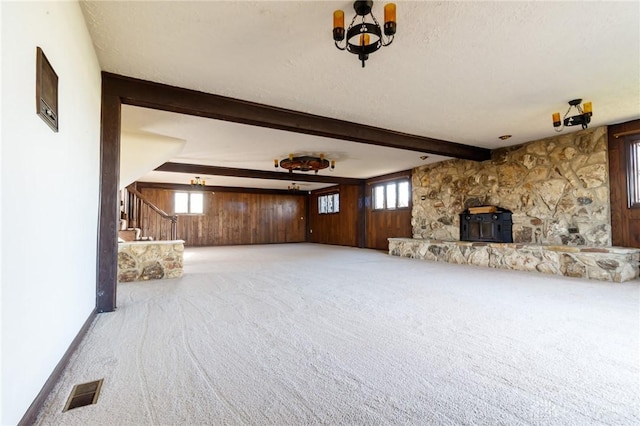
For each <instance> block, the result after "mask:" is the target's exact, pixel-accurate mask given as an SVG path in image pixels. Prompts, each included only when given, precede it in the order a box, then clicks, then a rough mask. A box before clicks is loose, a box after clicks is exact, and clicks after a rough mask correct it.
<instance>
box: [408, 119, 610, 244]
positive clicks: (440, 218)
mask: <svg viewBox="0 0 640 426" xmlns="http://www.w3.org/2000/svg"><path fill="white" fill-rule="evenodd" d="M607 161H608V160H607V130H606V127H599V128H596V129H587V130H581V131H578V132H575V133H567V134H561V135H560V136H556V137H552V138H547V139H543V140H539V141H535V142H530V143H527V144H524V145H518V146H514V147H509V148H504V149H500V150H496V151H495V152H494V154H493V156H492V159H491V160H488V161H484V162H474V161H467V160H449V161H445V162H442V163H436V164H433V165H428V166H423V167H419V168H416V169H414V170H413V173H412V175H413V182H412V183H413V212H412V219H411V224H412V227H413V237H414V238H424V239H437V240H453V241H458V240H459V239H460V228H459V226H460V225H459V223H460V222H459V216H458V215H459V214H460V213H461V212H462V211H463V210H465V209H466V208H467V207H475V206H483V205H495V206H500V207H503V208H506V209H509V210H511V211H512V212H513V241H514V243H535V244H552V245H572V246H582V245H588V246H597V247H604V246H609V245H611V224H610V223H611V222H610V201H609V173H608V163H607Z"/></svg>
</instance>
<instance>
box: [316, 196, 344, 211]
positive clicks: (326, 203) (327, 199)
mask: <svg viewBox="0 0 640 426" xmlns="http://www.w3.org/2000/svg"><path fill="white" fill-rule="evenodd" d="M339 211H340V194H339V193H337V192H336V193H335V194H327V195H320V196H318V213H320V214H327V213H338V212H339Z"/></svg>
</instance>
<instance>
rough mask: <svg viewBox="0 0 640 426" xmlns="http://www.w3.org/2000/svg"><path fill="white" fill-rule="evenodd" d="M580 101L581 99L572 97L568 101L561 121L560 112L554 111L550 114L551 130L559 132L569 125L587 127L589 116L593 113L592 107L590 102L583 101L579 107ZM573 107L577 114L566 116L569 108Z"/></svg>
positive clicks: (589, 120)
mask: <svg viewBox="0 0 640 426" xmlns="http://www.w3.org/2000/svg"><path fill="white" fill-rule="evenodd" d="M581 103H582V99H573V100H571V101H569V109H568V110H567V112H565V113H564V117H563V120H562V121H560V113H559V112H554V113H553V114H552V115H551V119H552V120H553V130H555V131H556V132H561V131H562V130H563V129H564V128H565V127H570V126H582V128H583V129H586V128H587V127H589V123H590V122H591V116H592V115H593V109H592V108H593V107H592V106H591V102H585V103H584V105H583V106H582V107H580V104H581ZM574 107H575V109H577V110H578V113H579V114H577V115H572V116H571V117H567V115H569V111H571V108H574Z"/></svg>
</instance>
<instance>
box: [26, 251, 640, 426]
mask: <svg viewBox="0 0 640 426" xmlns="http://www.w3.org/2000/svg"><path fill="white" fill-rule="evenodd" d="M185 264H186V266H185V270H186V273H185V276H184V277H183V278H181V279H175V280H165V281H153V282H144V283H128V284H122V285H120V286H119V289H118V305H119V308H118V310H117V311H116V312H113V313H109V314H102V315H99V316H98V319H97V321H96V322H95V323H94V325H93V327H92V329H91V330H90V332H89V334H88V336H87V338H86V339H85V341H84V342H83V345H82V347H81V348H80V350H79V351H78V352H77V354H76V355H75V356H74V357H73V358H72V361H71V363H70V365H69V368H68V370H67V371H66V372H65V373H64V376H63V379H62V380H61V381H60V383H59V384H58V385H57V387H56V389H55V391H54V392H53V393H52V395H51V396H50V398H49V400H48V402H47V405H46V407H45V409H44V410H43V412H42V413H41V415H40V417H39V421H38V423H39V424H55V425H115V424H118V425H125V424H131V425H133V424H135V425H145V424H149V425H151V424H154V425H160V424H163V425H169V424H171V425H173V424H190V425H195V424H216V425H222V424H229V425H236V424H238V425H240V424H252V425H308V424H347V425H372V424H373V425H378V424H384V425H395V424H504V425H518V424H554V425H556V424H571V425H587V424H628V425H632V424H635V425H637V424H639V423H640V395H639V394H640V370H639V357H640V354H639V350H640V349H639V345H640V341H639V340H640V307H639V305H640V304H639V301H640V293H639V282H638V281H633V282H630V283H626V284H612V283H601V282H594V281H587V280H580V279H569V278H561V277H556V276H547V275H542V274H534V273H525V272H516V271H503V270H494V269H489V268H480V267H474V266H460V265H451V264H443V263H430V262H425V261H420V260H414V259H406V258H398V257H391V256H388V255H386V254H384V253H382V252H376V251H370V250H360V249H354V248H346V247H335V246H323V245H314V244H288V245H266V246H236V247H213V248H192V249H188V250H187V252H186V258H185ZM103 377H104V385H103V388H102V394H101V396H100V399H99V401H98V404H96V405H93V406H88V407H82V408H78V409H75V410H71V411H69V412H66V413H62V412H61V411H62V408H63V407H64V404H65V402H66V399H67V396H68V395H69V392H70V391H71V388H72V386H73V385H74V384H76V383H82V382H86V381H91V380H96V379H99V378H103Z"/></svg>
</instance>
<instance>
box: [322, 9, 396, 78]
mask: <svg viewBox="0 0 640 426" xmlns="http://www.w3.org/2000/svg"><path fill="white" fill-rule="evenodd" d="M372 7H373V1H372V0H368V1H355V2H354V3H353V9H354V10H355V11H356V14H355V16H354V17H353V19H352V20H351V24H349V28H348V29H347V31H346V34H347V39H346V41H345V30H344V12H343V11H342V10H336V11H335V12H333V40H334V41H335V44H336V47H337V48H338V49H340V50H345V49H346V50H347V51H348V52H351V53H353V54H355V55H358V59H360V61H361V62H362V68H364V63H365V61H366V60H367V59H369V54H370V53H373V52H375V51H377V50H378V49H380V48H381V47H382V46H389V45H390V44H391V43H393V37H394V35H395V33H396V5H395V4H394V3H387V4H386V5H385V6H384V35H385V36H386V37H383V35H382V30H381V29H380V24H378V20H377V19H376V17H375V16H373V13H372V12H371V8H372ZM359 16H360V17H361V18H362V21H361V22H359V23H356V19H357V18H358V17H359ZM367 16H370V17H371V18H370V21H371V22H367ZM343 41H344V44H341V43H342V42H343Z"/></svg>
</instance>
